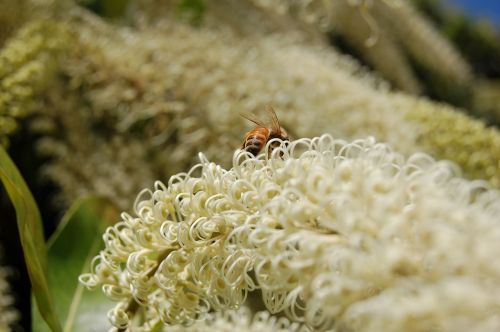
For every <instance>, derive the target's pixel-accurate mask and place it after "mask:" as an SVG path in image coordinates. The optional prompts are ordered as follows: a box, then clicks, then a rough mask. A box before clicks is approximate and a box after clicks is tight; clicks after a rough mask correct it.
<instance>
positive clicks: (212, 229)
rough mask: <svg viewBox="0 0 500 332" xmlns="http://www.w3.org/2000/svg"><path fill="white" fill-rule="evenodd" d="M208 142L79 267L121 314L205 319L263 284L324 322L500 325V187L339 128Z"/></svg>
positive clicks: (118, 320)
mask: <svg viewBox="0 0 500 332" xmlns="http://www.w3.org/2000/svg"><path fill="white" fill-rule="evenodd" d="M285 144H286V145H285ZM200 158H201V162H200V163H199V164H198V165H196V166H194V167H193V168H192V169H191V170H190V171H189V172H187V173H179V174H177V175H175V176H172V177H171V178H170V180H169V181H168V183H167V184H163V183H161V182H157V183H156V184H155V188H154V190H144V191H143V192H142V193H141V194H140V195H139V197H138V198H137V200H136V203H135V207H134V208H135V213H134V215H129V214H126V213H124V214H122V221H120V222H118V223H117V224H116V225H115V226H113V227H110V228H108V229H107V231H106V232H105V234H104V236H103V238H104V242H105V245H106V248H105V249H104V250H102V251H101V252H100V254H99V255H98V256H96V257H95V258H94V260H93V263H92V271H91V273H88V274H83V275H82V276H81V277H80V281H81V282H83V283H84V284H85V285H86V286H87V287H88V288H91V289H92V288H93V289H95V288H98V287H100V288H101V289H102V290H103V291H104V293H105V294H106V295H107V296H108V297H109V298H111V299H112V300H115V301H117V302H118V304H117V305H116V307H115V308H114V309H113V310H111V311H110V312H109V314H108V315H109V318H110V320H111V322H112V323H113V324H114V325H115V326H117V327H119V328H125V327H127V326H130V324H131V321H130V319H131V316H133V315H134V314H135V313H136V312H137V311H138V310H141V311H143V312H142V315H141V317H144V319H145V324H144V326H143V327H145V328H147V326H153V325H155V324H157V323H158V322H159V321H160V320H161V321H162V322H163V323H165V324H167V325H177V324H191V323H195V321H199V320H203V319H204V318H206V315H207V313H208V312H209V311H210V310H214V311H216V312H217V311H221V310H226V309H235V308H238V307H239V306H240V305H242V304H243V303H244V302H245V299H246V297H247V295H248V293H249V292H252V291H254V290H257V289H260V291H261V293H262V300H263V302H264V304H265V306H266V308H267V309H268V311H269V312H270V313H271V314H274V313H278V312H284V313H285V314H286V315H287V316H288V317H289V318H290V319H292V320H293V321H297V322H304V323H306V324H307V325H308V326H310V327H313V328H320V329H327V328H335V329H336V328H338V329H340V330H344V329H346V330H353V331H382V330H383V331H422V330H433V329H436V330H440V329H441V330H447V331H457V330H461V331H497V330H498V329H499V328H500V316H498V314H499V309H500V283H499V281H500V262H499V261H498V259H497V258H496V253H497V252H499V250H500V224H499V216H500V195H499V193H498V191H494V190H491V189H488V187H487V186H488V185H487V184H486V183H484V182H478V181H475V182H471V181H467V180H464V179H461V178H459V177H457V175H458V174H457V173H458V170H457V169H456V167H455V166H454V165H453V164H451V163H448V162H436V161H434V160H433V159H432V158H430V157H429V156H428V155H425V154H415V155H412V156H410V157H409V158H408V159H405V158H404V157H403V156H402V155H400V154H397V153H394V152H392V151H391V150H390V149H389V148H388V147H387V146H386V145H384V144H380V143H376V142H375V140H374V139H371V138H369V139H363V140H356V141H353V142H347V141H344V140H338V139H333V138H332V137H331V136H329V135H324V136H321V137H317V138H313V139H299V140H296V141H294V142H292V143H289V144H287V143H282V145H281V147H279V148H277V149H275V150H274V151H273V154H272V156H271V157H270V158H268V157H267V153H263V154H261V155H260V156H259V157H258V158H251V157H250V156H249V154H247V153H245V152H243V151H236V152H235V154H234V157H233V167H232V168H231V169H229V170H225V169H223V168H222V167H220V166H218V165H217V164H214V163H210V162H209V161H208V160H206V158H205V157H203V156H201V157H200Z"/></svg>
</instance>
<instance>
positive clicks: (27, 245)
mask: <svg viewBox="0 0 500 332" xmlns="http://www.w3.org/2000/svg"><path fill="white" fill-rule="evenodd" d="M0 180H1V181H2V183H3V185H4V187H5V190H6V191H7V194H8V195H9V197H10V200H11V202H12V205H13V206H14V209H15V210H16V218H17V227H18V228H19V237H20V239H21V245H22V247H23V251H24V259H25V261H26V268H27V270H28V274H29V277H30V280H31V287H32V291H33V295H34V296H35V299H36V302H37V304H38V307H39V308H40V314H41V315H42V317H43V319H45V321H46V322H47V324H48V325H49V326H50V327H51V330H52V331H54V332H59V331H62V329H61V325H60V323H59V320H58V318H57V315H56V312H55V310H54V308H55V307H54V302H53V299H52V297H51V293H50V291H49V286H48V283H47V277H46V272H47V256H46V249H45V239H44V236H43V228H42V220H41V217H40V211H38V207H37V205H36V203H35V200H34V199H33V196H32V195H31V192H30V190H29V189H28V186H27V185H26V183H25V182H24V179H23V177H22V176H21V174H20V173H19V171H18V170H17V168H16V166H15V165H14V163H13V162H12V160H11V159H10V157H9V155H8V154H7V152H5V150H4V149H3V148H2V147H0Z"/></svg>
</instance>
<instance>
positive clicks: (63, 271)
mask: <svg viewBox="0 0 500 332" xmlns="http://www.w3.org/2000/svg"><path fill="white" fill-rule="evenodd" d="M117 218H118V210H117V209H116V208H115V206H114V205H113V204H112V203H110V201H109V200H107V199H104V198H97V197H89V198H83V199H80V200H78V201H77V202H76V203H75V204H73V206H72V207H71V208H70V209H69V210H68V212H66V214H65V215H64V217H63V219H62V221H61V223H60V225H59V228H58V229H57V231H56V232H55V233H54V235H53V236H52V237H51V238H50V239H49V241H48V243H47V248H48V259H49V267H50V269H49V273H48V276H49V285H50V289H51V291H52V294H53V295H54V297H55V299H56V311H57V314H58V316H59V317H60V319H61V320H62V321H63V331H65V332H70V331H71V332H78V331H82V332H83V331H85V332H88V331H99V332H100V331H107V330H109V329H110V328H111V325H110V324H109V322H108V319H107V317H106V313H107V311H108V310H109V309H111V308H112V307H113V306H114V304H113V303H112V302H111V301H109V300H108V299H107V298H106V297H105V296H104V295H103V293H102V292H99V291H94V292H90V291H88V290H87V289H85V287H84V286H83V285H81V284H80V283H79V282H78V276H79V275H80V274H81V273H84V272H88V271H89V269H90V266H89V265H90V262H91V259H92V258H93V257H94V256H95V255H96V254H97V253H98V251H99V249H100V247H101V245H102V243H103V241H102V233H103V231H104V229H105V227H107V226H109V225H110V224H111V223H113V222H115V221H116V220H117ZM33 331H36V332H38V331H42V332H43V331H50V330H49V329H48V327H47V325H46V324H45V323H44V322H43V320H42V319H41V317H40V316H39V315H38V314H37V311H36V310H34V311H33Z"/></svg>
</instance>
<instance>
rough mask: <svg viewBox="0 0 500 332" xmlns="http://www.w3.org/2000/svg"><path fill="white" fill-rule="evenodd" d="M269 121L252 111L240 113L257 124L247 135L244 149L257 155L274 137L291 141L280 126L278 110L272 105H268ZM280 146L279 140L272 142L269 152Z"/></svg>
mask: <svg viewBox="0 0 500 332" xmlns="http://www.w3.org/2000/svg"><path fill="white" fill-rule="evenodd" d="M266 112H267V115H268V116H269V120H270V122H269V123H265V122H262V121H260V120H259V119H258V118H257V117H255V116H254V115H253V114H251V113H247V112H241V113H240V115H241V116H242V117H244V118H245V119H247V120H249V121H251V122H253V123H255V124H256V125H257V126H256V127H255V128H253V129H252V130H250V131H249V132H248V133H246V135H245V141H244V142H243V145H242V147H241V149H242V150H246V151H248V152H250V153H251V154H252V155H253V156H254V157H255V156H257V155H258V154H259V153H260V152H261V151H262V149H263V148H264V147H265V146H266V144H267V142H269V141H270V140H272V139H273V138H279V139H281V140H283V141H289V140H290V139H289V137H288V134H287V132H286V130H285V129H283V127H281V126H280V123H279V121H278V117H277V116H276V112H275V111H274V109H273V108H272V107H271V106H267V107H266ZM278 146H279V142H273V143H271V146H270V147H269V151H268V154H269V155H271V153H272V150H273V149H274V148H276V147H278Z"/></svg>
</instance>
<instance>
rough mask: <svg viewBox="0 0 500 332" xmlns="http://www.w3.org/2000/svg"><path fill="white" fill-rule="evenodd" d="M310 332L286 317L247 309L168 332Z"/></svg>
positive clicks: (170, 329)
mask: <svg viewBox="0 0 500 332" xmlns="http://www.w3.org/2000/svg"><path fill="white" fill-rule="evenodd" d="M206 331H216V332H233V331H237V332H310V331H311V329H309V328H308V327H307V326H305V325H303V324H298V323H291V322H290V321H289V320H288V319H286V318H285V317H280V318H276V317H275V316H272V315H270V314H269V312H267V311H260V312H257V313H256V314H253V313H252V311H251V310H250V309H248V308H246V307H241V308H240V309H239V310H237V311H235V310H231V311H223V312H214V313H210V314H208V315H207V316H206V319H205V320H203V321H197V322H196V323H194V324H193V325H191V326H188V327H184V326H172V327H169V328H168V332H206Z"/></svg>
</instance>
